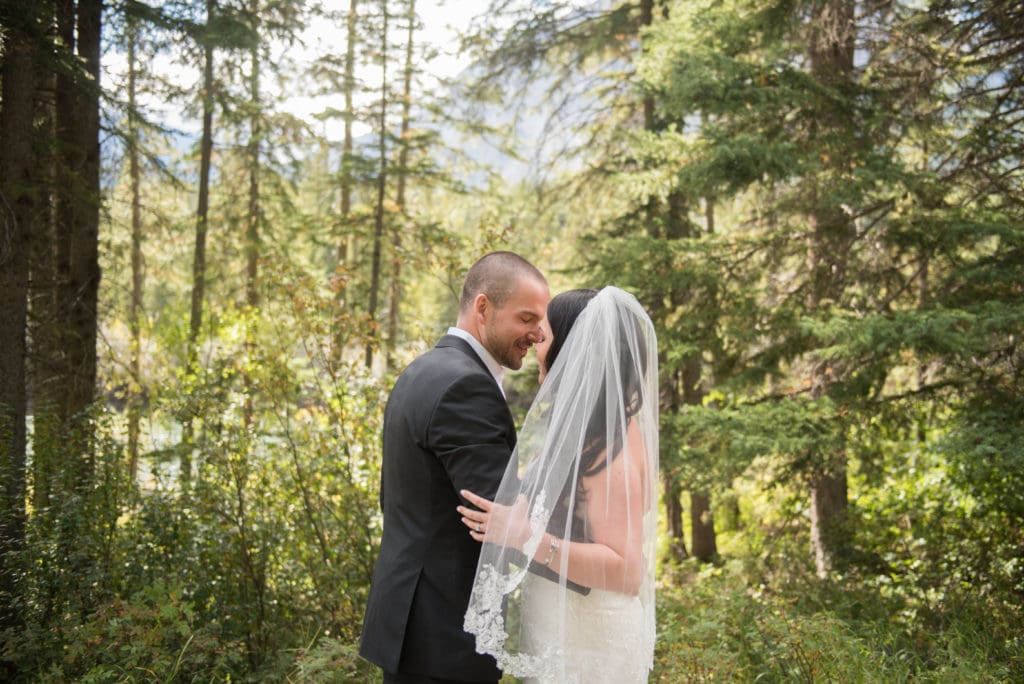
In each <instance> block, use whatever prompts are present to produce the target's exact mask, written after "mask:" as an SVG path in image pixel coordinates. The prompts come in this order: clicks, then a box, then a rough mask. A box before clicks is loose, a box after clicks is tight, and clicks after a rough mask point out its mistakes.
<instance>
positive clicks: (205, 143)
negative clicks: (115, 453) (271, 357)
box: [179, 0, 217, 491]
mask: <svg viewBox="0 0 1024 684" xmlns="http://www.w3.org/2000/svg"><path fill="white" fill-rule="evenodd" d="M216 4H217V3H216V0H206V21H207V27H209V23H210V20H211V19H212V17H213V14H214V12H215V11H216ZM203 41H204V44H203V133H202V139H201V141H200V144H199V199H198V204H197V207H196V241H195V251H194V255H193V259H192V309H191V315H190V318H189V327H188V369H189V374H190V375H197V374H198V373H199V336H200V332H201V331H202V327H203V300H204V298H205V293H206V228H207V219H208V218H209V212H210V163H211V158H212V156H213V39H212V36H211V35H210V31H209V28H208V29H207V32H206V35H205V36H204V38H203ZM193 418H194V416H193V415H191V413H190V414H189V415H188V416H186V417H185V427H184V430H183V431H182V435H183V442H184V443H183V444H182V449H181V461H180V468H181V472H180V473H179V477H180V481H181V486H182V491H186V490H187V489H188V488H189V487H190V485H191V481H192V442H193Z"/></svg>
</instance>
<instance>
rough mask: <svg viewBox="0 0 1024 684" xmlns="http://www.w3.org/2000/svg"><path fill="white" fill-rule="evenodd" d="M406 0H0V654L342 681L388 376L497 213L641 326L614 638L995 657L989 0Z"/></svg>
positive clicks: (712, 671) (1022, 291)
mask: <svg viewBox="0 0 1024 684" xmlns="http://www.w3.org/2000/svg"><path fill="white" fill-rule="evenodd" d="M437 4H438V2H437V1H436V0H435V1H434V2H432V3H427V2H426V0H420V1H419V2H417V0H165V1H163V2H161V0H146V1H143V0H0V25H2V32H0V69H2V71H0V81H2V95H0V98H2V99H0V482H2V485H3V487H2V499H0V678H2V679H3V680H4V681H13V682H70V681H87V682H130V681H147V682H148V681H161V682H171V681H182V682H191V681H204V682H206V681H294V682H321V681H323V682H348V681H376V680H379V672H378V671H377V670H376V668H374V667H372V666H370V665H369V664H368V663H366V662H365V661H362V660H361V659H360V658H359V657H358V656H357V655H356V648H357V644H358V637H359V631H360V628H361V624H362V612H363V606H364V604H365V600H366V595H367V590H368V586H369V580H370V575H371V573H372V570H373V563H374V560H375V558H376V553H377V544H378V542H379V537H380V519H379V510H378V504H377V487H378V485H379V483H378V478H379V459H380V439H381V435H380V423H381V416H382V412H383V407H384V403H385V402H386V400H387V394H388V391H389V390H390V387H391V384H392V383H393V381H394V379H395V377H396V374H397V373H398V372H400V371H401V369H402V368H403V367H404V365H405V364H406V363H408V362H409V361H410V360H411V359H412V358H413V357H415V355H416V354H418V353H420V352H421V351H423V350H424V349H426V348H428V347H429V346H431V345H432V344H433V343H434V341H436V339H437V338H438V337H439V335H440V334H441V333H442V332H443V331H444V329H445V328H446V327H447V326H448V325H449V324H451V323H452V322H453V321H454V319H455V311H456V306H457V295H458V292H457V290H458V288H459V287H460V285H461V279H462V276H463V275H464V273H465V270H466V269H467V268H468V266H469V265H470V264H471V263H473V262H474V261H475V260H476V258H477V257H479V256H480V255H482V254H483V253H485V252H487V251H490V250H492V249H512V250H514V251H517V252H519V253H521V254H523V255H524V256H526V257H527V258H528V259H530V260H531V261H533V262H534V263H535V264H536V265H537V266H538V267H539V268H541V269H542V270H543V271H544V272H545V273H547V275H548V277H549V280H550V283H551V286H552V288H551V289H552V292H558V291H561V290H564V289H568V288H570V287H581V286H601V285H604V284H615V285H618V286H620V287H622V288H624V289H627V290H629V291H630V292H632V293H634V294H635V295H636V296H637V297H638V299H639V300H640V301H641V302H642V303H643V305H644V306H645V307H646V308H647V310H648V312H649V313H650V315H651V318H652V320H653V321H654V323H655V326H656V328H657V331H658V336H659V359H660V372H661V383H660V388H661V411H660V415H661V454H660V460H661V468H662V472H661V483H662V492H661V502H662V504H661V522H660V526H661V530H662V534H661V544H660V547H661V550H660V553H661V556H660V558H659V566H658V567H659V570H658V575H659V585H658V587H659V588H658V597H659V598H658V636H657V652H656V663H655V669H654V672H653V674H652V680H655V681H665V682H677V681H679V682H683V681H748V682H752V681H755V680H756V681H769V682H781V681H805V682H810V681H829V682H832V681H835V682H874V681H910V680H913V681H936V682H939V681H941V682H960V681H963V682H967V681H970V682H983V681H992V682H996V681H1021V680H1022V679H1024V347H1022V344H1021V336H1022V334H1024V6H1021V5H1020V4H1019V3H1012V2H1004V1H1002V0H860V1H854V0H633V1H631V2H620V1H613V0H605V1H597V0H595V1H594V2H563V1H559V0H550V1H547V2H531V1H529V0H489V2H484V1H480V2H462V1H461V0H450V1H449V2H447V3H441V15H438V12H437V7H436V5H437ZM428 9H429V12H430V13H429V17H428V11H427V10H428ZM438 16H443V17H445V19H444V21H445V22H447V24H450V25H451V26H453V27H454V31H455V32H454V33H451V34H445V36H449V37H446V38H444V39H439V38H438V35H440V34H439V33H438V31H439V30H440V29H439V28H438V25H436V22H437V21H438V19H437V17H438ZM428 18H429V21H428ZM313 29H315V31H314V32H313V33H311V31H312V30H313ZM314 33H315V35H316V36H319V40H314V39H313V37H311V36H314ZM439 40H440V41H441V42H443V43H444V44H443V45H442V44H439ZM444 51H447V53H448V54H450V55H455V56H457V57H458V58H459V59H461V60H463V61H462V62H461V63H462V64H463V65H464V67H463V68H460V69H458V70H456V71H454V72H452V73H449V74H439V73H437V71H436V70H434V69H433V68H432V67H431V66H430V65H431V64H434V63H436V61H437V59H438V56H439V55H440V54H441V53H442V52H444ZM294 96H302V97H305V98H306V99H307V101H310V102H315V103H316V102H319V103H325V104H323V106H318V107H315V108H314V109H316V111H314V112H313V115H312V116H304V115H300V114H298V113H296V111H295V109H294V107H293V105H292V104H290V101H291V100H290V98H292V97H294ZM535 363H536V362H535V361H533V362H532V364H533V365H532V366H531V365H530V364H528V365H527V367H526V368H525V369H524V370H523V371H521V372H519V373H514V374H511V376H510V377H509V378H508V379H507V382H508V388H507V389H508V396H509V399H510V403H511V405H512V406H513V409H514V412H515V413H516V414H517V416H518V417H520V418H521V417H522V415H523V414H524V413H525V409H526V408H527V407H528V406H529V403H530V399H531V397H532V395H533V393H534V392H535V391H536V388H537V385H536V365H535Z"/></svg>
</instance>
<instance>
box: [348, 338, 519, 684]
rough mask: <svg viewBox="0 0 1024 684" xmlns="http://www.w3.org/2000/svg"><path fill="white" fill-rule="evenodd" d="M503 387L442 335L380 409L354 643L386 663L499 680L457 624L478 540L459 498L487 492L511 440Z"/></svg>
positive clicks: (388, 667) (459, 343)
mask: <svg viewBox="0 0 1024 684" xmlns="http://www.w3.org/2000/svg"><path fill="white" fill-rule="evenodd" d="M515 439H516V435H515V425H514V423H513V420H512V414H511V413H510V412H509V409H508V405H507V404H506V403H505V399H504V397H503V396H502V394H501V390H500V389H499V387H498V385H497V384H496V383H495V382H494V378H493V377H492V376H491V374H490V373H489V372H488V370H487V367H486V366H485V365H484V363H483V361H482V360H480V358H479V357H478V356H477V355H476V353H475V352H474V351H473V349H472V347H470V346H469V344H468V343H467V342H466V341H465V340H462V339H460V338H458V337H455V336H453V335H445V336H444V337H442V338H441V341H440V342H438V344H437V346H436V347H434V349H432V350H430V351H428V352H427V353H426V354H423V355H422V356H420V357H419V358H417V359H416V360H415V361H413V362H412V363H411V364H410V365H409V367H408V368H406V369H405V371H403V372H402V374H401V375H400V376H399V378H398V380H397V382H395V386H394V388H393V389H392V390H391V395H390V397H389V398H388V403H387V406H386V408H385V409H384V439H383V442H384V457H383V463H382V466H381V492H380V505H381V510H382V512H383V515H384V530H383V537H382V539H381V547H380V556H379V557H378V559H377V565H376V567H375V569H374V573H373V581H372V584H371V586H370V596H369V600H368V603H367V607H366V616H365V620H364V622H363V635H362V642H361V646H360V651H359V652H360V654H361V655H362V656H363V657H364V658H366V659H367V660H370V661H371V662H373V663H376V664H377V665H379V666H381V667H382V668H383V669H384V670H385V671H387V672H407V673H415V674H422V675H427V676H431V677H437V678H445V679H465V680H487V679H491V680H497V679H498V678H499V677H500V672H499V671H498V669H497V666H496V664H495V662H494V659H493V658H492V657H490V656H483V655H480V654H478V653H477V652H476V649H475V643H474V639H473V637H472V635H470V634H467V633H466V632H465V631H463V629H462V620H463V616H464V614H465V612H466V607H467V606H468V605H469V594H470V590H471V589H472V584H473V575H474V573H475V571H476V564H477V560H478V558H479V555H480V543H479V542H476V541H474V540H473V539H472V538H471V537H470V536H469V531H468V530H467V529H466V527H465V526H464V525H463V524H462V522H461V520H460V516H459V514H458V512H457V511H456V510H455V507H456V506H457V505H458V504H459V503H465V502H464V501H463V500H462V499H461V498H460V497H459V494H458V493H459V491H460V490H461V489H469V490H472V491H474V492H476V493H478V494H480V495H482V496H485V497H487V498H489V499H494V497H495V494H496V492H497V489H498V484H499V483H500V482H501V477H502V475H503V474H504V472H505V468H506V466H507V465H508V460H509V457H510V456H511V454H512V450H513V448H514V447H515Z"/></svg>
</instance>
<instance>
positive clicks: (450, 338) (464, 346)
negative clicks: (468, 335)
mask: <svg viewBox="0 0 1024 684" xmlns="http://www.w3.org/2000/svg"><path fill="white" fill-rule="evenodd" d="M437 347H454V348H455V349H458V350H460V351H461V352H462V353H463V354H468V355H469V357H470V358H471V359H473V360H474V361H476V363H477V365H479V366H480V367H481V368H483V369H484V372H485V373H487V374H488V375H490V374H491V370H490V369H489V368H488V367H487V364H486V363H484V360H483V359H481V358H480V357H479V356H477V353H476V352H475V351H474V350H473V348H472V347H471V346H469V342H467V341H466V340H464V339H462V338H461V337H456V336H455V335H445V336H444V337H442V338H441V339H440V340H439V341H438V343H437Z"/></svg>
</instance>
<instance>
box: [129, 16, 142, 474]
mask: <svg viewBox="0 0 1024 684" xmlns="http://www.w3.org/2000/svg"><path fill="white" fill-rule="evenodd" d="M138 32H139V30H138V24H137V22H136V20H135V19H133V18H130V17H129V18H128V173H129V177H130V180H131V204H132V256H131V261H132V276H131V277H132V294H131V302H130V304H129V308H128V327H129V330H130V333H131V341H130V343H129V345H130V359H129V362H128V363H129V372H130V374H131V383H130V387H129V388H128V475H129V477H130V478H131V480H132V481H133V482H134V481H135V478H136V477H137V476H138V472H139V422H140V419H141V412H142V410H141V404H142V396H141V389H142V360H141V348H142V324H141V319H142V179H141V176H142V174H141V169H140V163H139V123H138V116H137V111H136V110H137V107H138V100H137V93H136V80H137V76H138V68H139V67H138V57H137V54H136V48H137V42H138Z"/></svg>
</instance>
